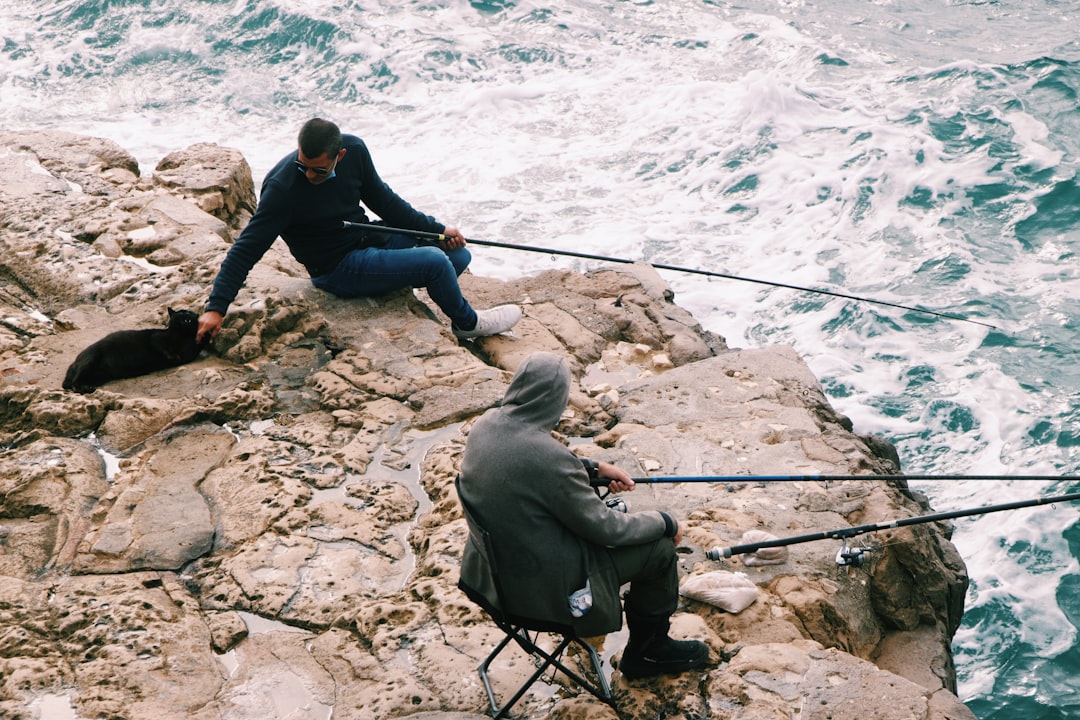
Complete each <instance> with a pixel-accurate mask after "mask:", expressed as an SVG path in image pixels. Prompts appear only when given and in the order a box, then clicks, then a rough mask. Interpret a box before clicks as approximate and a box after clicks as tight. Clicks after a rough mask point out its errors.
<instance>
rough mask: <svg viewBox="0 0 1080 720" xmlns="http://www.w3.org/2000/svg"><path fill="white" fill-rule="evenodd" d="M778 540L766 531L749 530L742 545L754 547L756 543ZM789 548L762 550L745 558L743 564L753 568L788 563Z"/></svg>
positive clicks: (743, 537) (745, 533)
mask: <svg viewBox="0 0 1080 720" xmlns="http://www.w3.org/2000/svg"><path fill="white" fill-rule="evenodd" d="M768 540H776V536H775V535H772V534H770V533H767V532H765V531H764V530H747V531H746V532H744V533H743V536H742V540H740V541H739V544H740V545H753V544H754V543H759V542H766V541H768ZM787 558H788V549H787V547H771V548H761V549H760V550H755V551H754V552H752V553H748V554H747V555H746V556H745V557H743V564H744V565H749V566H751V567H753V566H754V565H779V564H781V563H783V562H787Z"/></svg>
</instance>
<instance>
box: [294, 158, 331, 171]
mask: <svg viewBox="0 0 1080 720" xmlns="http://www.w3.org/2000/svg"><path fill="white" fill-rule="evenodd" d="M334 165H337V162H335V163H334ZM334 165H331V166H330V167H328V168H321V167H311V166H309V165H305V164H304V163H302V162H300V161H299V160H297V161H296V169H297V170H299V171H300V172H302V173H304V174H305V175H307V172H308V170H310V171H311V172H313V173H315V174H316V175H329V174H330V172H331V171H332V170H333V169H334Z"/></svg>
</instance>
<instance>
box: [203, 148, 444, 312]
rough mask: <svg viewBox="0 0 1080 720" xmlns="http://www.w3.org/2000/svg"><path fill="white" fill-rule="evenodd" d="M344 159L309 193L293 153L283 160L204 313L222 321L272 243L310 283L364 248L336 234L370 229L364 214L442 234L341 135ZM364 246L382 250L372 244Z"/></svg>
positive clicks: (355, 237) (353, 236) (350, 235)
mask: <svg viewBox="0 0 1080 720" xmlns="http://www.w3.org/2000/svg"><path fill="white" fill-rule="evenodd" d="M341 140H342V147H344V148H345V157H343V158H342V159H341V161H340V162H339V163H338V164H337V167H336V168H335V170H334V177H332V178H330V179H328V180H326V181H325V182H323V183H321V184H319V185H312V184H311V183H310V182H308V180H307V178H306V177H305V176H304V174H303V173H302V172H300V171H299V170H298V169H297V168H296V160H297V152H296V151H295V150H294V151H293V152H291V153H289V154H288V155H286V156H285V157H284V158H282V159H281V161H280V162H278V164H277V165H275V166H274V167H273V169H272V170H270V172H269V173H267V175H266V179H265V180H264V181H263V185H262V191H261V193H260V195H259V205H258V207H257V208H256V210H255V214H254V215H253V216H252V218H251V220H250V221H249V222H248V224H247V226H246V227H245V228H244V230H243V232H241V233H240V237H238V238H237V239H236V242H235V243H234V244H233V246H232V247H231V248H229V252H228V254H227V255H226V256H225V261H224V262H222V263H221V269H220V270H219V271H218V276H217V279H216V280H214V287H213V289H212V290H211V291H210V300H209V302H208V303H207V305H206V309H207V310H216V311H217V312H219V313H221V314H222V315H224V314H225V311H226V310H228V308H229V305H230V304H232V301H233V300H235V299H236V294H237V293H238V292H240V288H241V287H243V285H244V281H245V280H246V279H247V276H248V273H249V272H251V268H253V267H254V266H255V263H257V262H258V261H259V260H260V259H261V258H262V256H263V255H265V254H266V251H267V250H269V249H270V246H271V245H273V244H274V240H276V239H277V238H278V237H279V236H280V237H281V239H282V240H284V241H285V244H286V245H287V246H288V247H289V252H291V253H292V255H293V257H294V258H296V259H297V260H298V261H299V262H300V263H301V264H303V265H304V267H305V268H307V271H308V273H309V274H310V275H311V276H312V277H318V276H319V275H322V274H325V273H327V272H329V271H330V270H332V269H333V268H334V266H335V265H337V263H338V261H340V260H341V258H343V257H344V256H345V255H346V254H347V253H348V252H349V251H350V250H353V249H355V248H357V247H360V246H361V244H362V243H364V242H365V237H364V232H363V231H361V230H355V229H349V230H346V229H344V228H342V225H341V221H342V220H348V221H350V222H358V223H369V222H371V221H370V220H369V219H368V216H367V214H366V213H365V212H364V207H361V206H360V203H363V204H364V206H365V207H366V208H367V209H368V210H370V211H371V212H372V213H374V214H375V215H377V216H378V217H379V218H380V219H381V220H382V221H383V222H384V223H386V224H387V225H390V226H393V227H401V228H406V229H408V230H421V231H424V232H433V233H441V232H443V230H445V229H446V227H445V226H444V225H442V224H440V223H439V222H438V221H436V220H435V218H433V217H431V216H429V215H424V214H423V213H421V212H419V211H417V210H415V209H414V208H413V207H412V206H411V205H409V203H407V202H405V201H404V200H402V199H401V198H400V197H398V195H397V193H395V192H394V191H393V190H391V189H390V186H388V185H387V184H386V183H385V182H383V180H382V178H380V177H379V174H378V173H377V172H376V171H375V165H374V164H373V163H372V161H371V153H370V152H368V149H367V145H365V144H364V141H363V140H361V139H360V138H358V137H356V136H355V135H342V136H341ZM371 240H372V242H371V244H381V242H382V241H381V240H380V239H379V238H377V237H372V238H371Z"/></svg>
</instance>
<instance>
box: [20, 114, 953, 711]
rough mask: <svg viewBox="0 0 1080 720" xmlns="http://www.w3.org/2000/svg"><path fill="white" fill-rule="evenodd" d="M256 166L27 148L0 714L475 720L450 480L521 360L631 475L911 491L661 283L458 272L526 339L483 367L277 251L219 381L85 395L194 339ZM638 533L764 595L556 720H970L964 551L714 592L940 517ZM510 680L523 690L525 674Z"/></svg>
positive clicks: (157, 379) (792, 520)
mask: <svg viewBox="0 0 1080 720" xmlns="http://www.w3.org/2000/svg"><path fill="white" fill-rule="evenodd" d="M253 187H254V186H253V183H252V178H251V173H250V170H249V168H248V166H247V163H246V162H245V161H244V159H243V157H242V156H241V155H240V154H239V153H238V152H236V151H234V150H229V149H227V148H221V147H218V146H215V145H211V144H200V145H196V146H193V147H190V148H186V149H184V150H181V151H178V152H176V153H172V154H170V155H169V156H168V157H166V158H164V159H163V160H162V161H161V162H160V163H159V165H158V167H157V168H156V169H155V170H154V172H153V173H152V174H151V176H150V177H146V178H144V177H141V176H140V172H139V167H138V164H137V163H136V162H135V160H134V158H133V157H132V156H131V155H130V154H129V153H127V152H126V151H125V150H124V149H123V148H121V147H118V146H117V145H115V144H114V143H112V142H110V141H106V140H101V139H96V138H87V137H81V136H76V135H70V134H65V133H56V132H50V133H35V132H23V133H13V132H6V133H0V244H2V246H3V250H4V253H3V256H2V257H0V277H2V278H3V283H2V284H0V308H2V320H0V576H3V582H0V716H2V717H5V718H12V719H13V720H15V719H18V720H22V719H30V718H33V719H35V720H37V719H38V718H45V717H64V718H99V717H101V718H148V717H152V718H162V719H168V718H177V719H180V718H193V719H196V720H204V719H205V720H209V719H210V718H214V719H215V720H220V719H221V718H226V719H229V720H240V719H245V720H246V719H247V718H252V719H255V718H258V719H259V720H266V719H267V718H329V717H331V716H333V717H334V718H335V720H341V719H352V718H373V719H377V720H381V719H383V718H405V717H441V718H473V717H482V716H483V715H484V714H485V713H486V697H485V695H484V691H483V687H482V686H481V685H480V683H479V680H478V678H477V676H476V672H475V669H476V665H477V664H478V663H479V661H480V660H481V659H482V658H483V657H484V656H485V655H486V654H487V651H488V649H489V648H490V646H491V644H492V643H493V642H494V641H495V640H496V639H497V633H496V628H495V627H494V625H493V624H492V623H490V622H489V621H488V620H487V619H486V618H485V617H484V615H483V613H482V612H480V611H479V610H478V609H477V608H476V607H475V606H473V605H472V604H471V603H470V602H469V601H468V600H467V599H466V598H465V597H464V595H463V594H462V593H461V592H460V591H459V590H458V589H457V588H456V581H457V567H458V562H459V558H460V552H461V547H462V545H463V543H464V539H465V535H466V529H465V525H464V520H463V518H462V516H461V511H460V508H459V506H458V504H457V500H456V498H455V496H454V490H453V479H454V477H455V475H456V468H457V463H458V461H459V460H460V456H461V451H462V449H463V446H464V439H465V437H466V436H467V433H468V428H469V425H470V422H471V421H472V420H473V419H475V418H476V417H478V416H479V415H480V414H481V413H482V412H483V411H484V410H485V409H486V408H488V407H490V406H491V405H492V404H493V403H494V402H496V401H497V400H498V399H499V398H500V397H501V396H502V393H503V391H504V389H505V387H506V384H507V382H508V381H509V378H510V376H511V374H512V372H513V370H514V369H515V368H516V366H517V364H518V363H519V362H520V360H521V359H522V358H523V357H525V356H526V355H527V354H528V353H531V352H534V351H537V350H547V351H553V352H558V353H560V354H562V355H564V356H566V357H567V358H568V359H569V361H570V363H571V368H572V370H573V372H574V375H575V378H577V379H579V380H580V389H577V390H575V392H574V393H573V395H572V398H571V407H570V410H569V411H568V412H567V414H566V417H565V418H564V420H563V422H562V423H561V424H560V427H559V431H560V433H561V434H562V435H563V437H564V438H565V439H566V440H567V442H569V443H570V444H572V445H573V446H574V448H575V449H576V450H577V451H579V452H580V453H582V454H583V455H587V456H590V457H594V458H597V459H604V460H608V461H611V462H614V463H616V464H619V465H621V466H622V467H624V468H626V469H627V470H629V471H630V472H631V474H632V475H636V476H646V475H800V476H805V475H848V474H865V475H868V476H870V475H874V474H893V473H896V472H898V471H899V467H898V465H897V459H896V456H895V452H894V451H892V448H891V446H889V444H888V443H887V442H885V441H883V440H881V439H880V438H874V437H871V436H861V435H858V434H856V433H855V432H853V428H852V427H851V423H850V422H849V421H847V419H846V418H844V417H842V416H840V415H838V414H837V413H836V412H835V411H834V410H833V409H832V408H831V407H830V406H829V403H828V401H827V399H826V398H825V396H824V394H823V392H822V390H821V387H820V385H819V384H818V382H817V380H816V379H815V378H814V377H813V376H812V374H811V373H810V372H809V370H808V369H807V367H806V366H805V364H804V363H803V362H802V360H801V359H800V358H799V357H798V356H797V355H796V354H795V353H794V352H793V351H792V350H791V349H789V348H783V347H774V348H766V349H755V350H745V349H733V348H729V347H728V346H727V344H726V342H725V341H724V339H723V338H720V337H718V336H716V335H714V334H712V333H709V332H707V331H703V330H702V329H701V327H700V326H699V324H698V323H697V322H696V321H695V320H694V318H693V317H691V316H690V315H689V314H688V313H687V312H686V311H684V310H683V309H681V308H680V307H679V306H678V305H676V304H675V303H674V301H673V300H674V298H673V296H672V293H671V291H670V289H669V288H668V287H667V286H666V284H665V283H664V282H663V280H662V279H661V278H660V277H659V276H658V275H657V274H656V273H655V272H654V271H652V269H651V268H649V267H648V266H644V265H641V266H638V265H635V266H622V267H620V268H618V269H601V270H597V271H594V272H589V273H586V274H579V273H574V272H569V271H561V270H551V271H547V272H544V273H541V274H539V275H536V276H533V277H527V278H521V279H519V280H515V281H513V282H503V281H498V280H493V279H490V278H481V277H476V276H473V275H471V274H467V275H465V276H463V278H462V286H463V288H464V289H465V291H466V295H467V296H468V297H469V298H470V300H472V301H473V302H474V304H476V305H477V306H478V307H488V306H490V305H494V304H497V303H504V302H516V303H520V304H521V305H522V307H523V308H524V311H525V314H524V318H523V320H522V321H521V323H520V324H519V325H518V327H517V328H515V331H514V333H513V335H512V336H498V337H493V338H485V339H483V340H480V341H475V342H465V343H462V342H459V341H458V340H457V339H456V338H454V336H453V335H452V333H451V332H450V329H449V327H448V325H447V324H446V323H445V321H444V319H443V318H441V317H440V316H439V315H438V314H437V313H436V312H435V311H434V310H433V306H432V305H431V304H430V302H429V301H428V300H427V298H426V297H425V296H424V294H423V293H422V292H418V293H410V292H401V293H396V294H393V295H391V296H387V297H384V298H378V299H375V300H351V301H343V300H339V299H336V298H334V297H332V296H330V295H327V294H325V293H323V292H321V291H319V290H317V289H315V288H313V287H312V286H311V285H310V283H309V282H308V281H307V278H306V275H305V274H304V272H303V268H301V267H300V266H299V265H297V264H296V263H295V261H293V260H292V259H291V258H290V257H289V256H288V254H287V253H286V252H284V250H283V249H281V248H280V247H279V246H275V248H274V249H272V250H271V251H270V253H269V254H268V255H267V257H266V258H265V259H264V260H263V262H261V263H260V264H259V265H258V266H257V267H256V269H255V270H254V271H253V273H252V275H251V277H250V279H249V282H248V285H247V288H246V289H245V290H244V291H242V293H241V295H240V296H239V298H238V299H237V302H236V304H235V305H234V306H233V308H232V309H231V311H230V314H229V315H228V317H227V319H226V325H225V328H224V330H223V332H222V333H221V335H220V336H219V337H218V338H217V340H216V341H215V343H214V346H213V348H212V349H211V350H209V351H207V352H205V353H204V354H203V356H202V357H201V358H199V359H198V360H196V361H195V362H193V363H191V364H189V365H186V366H183V367H180V368H176V369H173V370H169V371H164V372H160V373H156V374H154V375H149V376H145V377H141V378H134V379H130V380H123V381H117V382H114V383H110V384H108V385H106V386H104V387H102V388H100V389H99V390H97V391H96V392H94V393H93V394H90V395H79V394H75V393H71V392H66V391H63V390H61V389H60V385H61V381H62V379H63V374H64V371H65V369H66V367H67V365H68V363H70V362H71V360H72V359H73V358H74V356H75V355H76V354H77V353H78V351H79V350H81V349H82V348H83V347H85V346H86V345H88V344H89V343H90V342H93V341H94V340H96V339H98V338H100V337H101V336H102V335H104V334H105V333H106V332H109V331H111V330H115V329H121V328H136V327H160V326H163V324H164V322H165V313H166V308H169V307H172V308H176V309H181V308H184V309H192V310H196V311H200V310H201V308H202V304H203V303H204V302H205V298H206V293H207V292H208V289H209V284H210V282H211V280H212V279H213V276H214V274H215V272H216V269H217V267H218V266H219V264H220V262H221V259H222V257H223V256H224V253H225V251H226V250H227V247H228V243H229V242H231V239H232V238H233V237H234V236H235V234H236V232H237V231H238V229H239V228H241V227H243V225H244V223H245V222H246V220H247V218H248V217H250V213H251V212H252V211H253V208H254V202H255V197H254V190H253ZM626 499H627V501H628V503H629V504H630V506H631V509H638V508H640V509H644V508H651V507H659V508H664V509H668V510H671V511H672V512H674V513H675V514H676V515H677V516H679V517H680V518H682V519H683V521H684V525H685V527H686V532H685V539H684V545H685V547H684V548H683V550H684V552H683V553H682V555H681V566H682V571H683V574H684V575H687V576H694V575H701V574H703V573H707V572H711V571H715V570H727V571H735V572H741V573H744V574H745V575H746V576H747V577H749V578H750V579H751V580H752V581H753V583H754V584H755V585H756V587H757V589H758V597H757V599H756V601H755V602H754V603H753V604H751V605H750V606H749V607H748V608H746V609H745V610H743V611H742V612H739V613H738V614H732V613H726V612H724V611H722V610H720V609H719V608H717V607H714V606H713V605H709V604H706V603H703V602H698V601H695V600H690V599H686V600H685V607H683V608H682V610H681V611H680V612H679V614H677V615H676V617H675V618H674V623H673V627H674V632H676V633H681V634H684V635H686V636H694V637H700V638H702V639H705V640H706V642H707V643H708V644H709V646H710V649H711V654H712V660H713V664H712V667H711V669H710V670H709V671H708V672H707V673H688V674H686V675H683V676H679V677H675V678H665V679H660V680H653V681H648V682H640V681H639V682H629V681H626V680H625V679H623V678H622V677H621V676H620V675H619V673H618V671H617V663H618V657H619V653H620V652H621V648H622V644H623V643H624V642H625V638H623V637H621V633H616V634H614V635H611V636H608V637H607V638H603V639H599V640H598V642H599V643H601V648H602V649H601V653H602V655H603V657H604V659H605V662H606V663H607V664H608V665H609V667H611V668H612V669H613V686H614V689H615V691H616V694H617V700H618V703H617V705H618V710H617V711H615V710H613V709H611V708H609V707H608V706H606V705H604V704H602V703H599V702H598V701H596V700H595V699H593V698H591V696H587V695H585V696H575V695H574V694H573V693H572V692H571V691H569V690H568V689H566V688H562V689H558V688H556V689H552V687H551V686H548V685H537V686H535V687H536V691H535V692H533V693H531V694H530V695H528V696H526V698H525V699H523V700H522V702H521V703H520V704H519V706H518V708H517V713H518V714H519V716H521V717H529V718H548V717H550V718H567V719H569V718H575V719H577V718H580V719H585V718H597V719H600V718H622V719H623V720H631V719H632V720H637V719H639V718H641V719H644V718H686V719H690V718H719V719H721V720H723V719H725V718H729V719H731V720H735V719H736V718H737V719H739V720H773V719H776V720H780V719H783V720H788V719H789V718H793V717H798V718H800V719H801V720H825V719H826V718H829V719H831V720H842V719H845V718H850V719H852V720H855V719H856V718H858V720H867V719H868V718H877V719H879V720H892V719H893V718H895V719H896V720H901V719H905V720H907V719H913V718H914V719H917V720H946V719H951V720H967V719H969V718H972V717H973V716H972V715H971V713H970V712H969V711H968V710H967V709H966V708H965V707H964V706H963V705H962V704H961V703H960V702H959V701H958V699H957V698H956V697H955V695H954V694H953V691H954V689H955V678H954V673H953V667H952V658H951V653H950V649H949V641H950V639H951V637H952V634H953V633H954V632H955V630H956V628H957V626H958V624H959V621H960V618H961V616H962V613H963V602H964V593H965V590H966V586H967V576H966V571H965V568H964V565H963V562H962V560H961V559H960V558H959V556H958V555H957V553H956V550H955V548H954V547H953V546H952V544H951V543H950V542H949V541H948V531H949V528H948V527H945V526H940V525H937V526H930V525H920V526H912V527H909V528H902V529H895V530H891V531H888V532H882V533H877V534H875V536H874V537H873V538H872V539H869V540H867V544H868V545H869V546H871V547H872V548H873V550H871V551H870V552H869V553H868V556H869V558H870V559H869V560H868V561H867V563H866V564H865V565H863V566H862V567H859V568H853V567H838V566H837V565H836V564H835V562H834V555H835V553H836V551H837V548H836V547H833V546H831V545H829V544H828V543H808V544H803V545H797V546H792V547H791V552H790V553H789V555H788V558H787V559H786V561H785V562H783V563H782V564H776V565H747V564H746V563H745V562H744V560H743V559H742V558H741V557H738V556H737V557H735V558H732V559H731V560H724V561H719V562H716V561H712V560H708V559H707V558H706V557H705V553H704V551H705V550H706V549H709V548H712V547H715V546H718V545H725V546H726V545H733V544H736V543H738V541H739V539H740V538H741V537H742V535H743V533H744V532H745V531H748V530H754V529H762V530H766V531H768V532H771V533H773V534H775V535H777V536H788V535H795V534H804V533H808V532H813V531H819V530H828V529H833V528H836V527H844V526H847V525H855V524H862V523H871V522H880V521H884V520H887V519H890V518H894V517H903V516H911V515H916V514H922V513H924V512H926V511H927V510H928V508H927V506H926V503H925V501H924V500H923V499H921V498H920V497H919V496H917V495H916V494H914V493H912V492H910V491H909V490H908V489H907V488H906V486H905V484H904V483H903V482H887V481H883V480H872V479H868V480H866V481H861V480H860V481H848V482H831V483H826V482H817V481H801V482H763V481H758V482H746V483H742V482H739V483H735V482H729V483H711V484H686V483H684V484H670V485H647V486H646V485H642V486H640V487H639V488H638V489H637V490H636V491H635V492H634V493H632V494H630V495H628V496H627V497H626ZM526 669H527V668H526V667H525V666H524V664H523V663H519V664H518V665H517V666H514V667H507V668H503V669H501V673H502V674H504V675H506V676H508V677H510V678H514V677H516V676H520V675H524V674H527V673H526Z"/></svg>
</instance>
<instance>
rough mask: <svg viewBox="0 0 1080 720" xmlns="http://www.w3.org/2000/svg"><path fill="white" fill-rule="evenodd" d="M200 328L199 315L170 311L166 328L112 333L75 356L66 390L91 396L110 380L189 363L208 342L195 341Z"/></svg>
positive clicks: (67, 376)
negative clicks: (90, 394)
mask: <svg viewBox="0 0 1080 720" xmlns="http://www.w3.org/2000/svg"><path fill="white" fill-rule="evenodd" d="M198 329H199V316H198V315H196V314H195V313H193V312H192V311H190V310H173V309H172V308H169V327H168V328H167V329H149V330H118V331H117V332H114V333H109V334H108V335H106V336H105V337H103V338H101V339H100V340H98V341H97V342H96V343H94V344H92V345H90V346H89V347H87V348H86V349H85V350H83V351H82V352H81V353H79V354H78V356H76V358H75V362H73V363H71V366H70V367H68V370H67V375H66V376H65V377H64V389H65V390H74V391H75V392H78V393H91V392H94V390H95V389H97V387H98V386H99V385H104V384H105V383H107V382H109V381H110V380H119V379H120V378H129V377H136V376H138V375H146V374H147V373H152V372H155V371H157V370H164V369H165V368H171V367H176V366H177V365H183V364H184V363H189V362H191V361H192V360H194V359H195V358H196V357H198V356H199V353H200V352H202V349H203V348H204V347H205V346H206V343H207V342H208V339H204V340H203V342H201V343H198V342H196V341H195V335H196V333H197V332H198Z"/></svg>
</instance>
